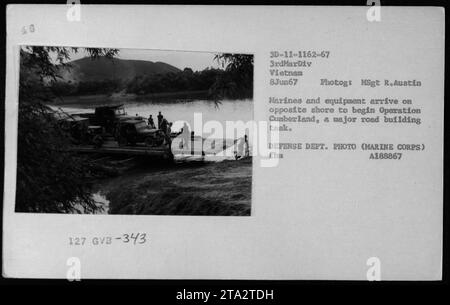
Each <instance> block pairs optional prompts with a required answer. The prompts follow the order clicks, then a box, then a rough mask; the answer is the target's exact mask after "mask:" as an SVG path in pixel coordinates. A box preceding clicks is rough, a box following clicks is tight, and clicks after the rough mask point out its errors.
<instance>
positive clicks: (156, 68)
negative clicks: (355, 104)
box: [60, 57, 180, 82]
mask: <svg viewBox="0 0 450 305" xmlns="http://www.w3.org/2000/svg"><path fill="white" fill-rule="evenodd" d="M70 64H71V68H70V69H67V68H63V69H61V71H60V74H61V76H62V77H63V78H64V80H65V81H71V82H80V81H101V80H107V79H120V80H124V81H127V80H131V79H133V78H134V77H135V76H140V75H152V74H165V73H169V72H175V73H176V72H179V71H180V69H178V68H176V67H174V66H171V65H169V64H166V63H163V62H152V61H145V60H126V59H118V58H112V59H110V58H105V57H100V58H97V59H91V58H90V57H85V58H81V59H78V60H74V61H72V62H70Z"/></svg>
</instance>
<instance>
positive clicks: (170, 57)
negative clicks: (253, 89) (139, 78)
mask: <svg viewBox="0 0 450 305" xmlns="http://www.w3.org/2000/svg"><path fill="white" fill-rule="evenodd" d="M214 55H215V54H214V53H205V52H184V51H160V50H138V49H120V51H119V54H118V56H117V58H120V59H137V60H148V61H153V62H156V61H162V62H165V63H167V64H170V65H172V66H175V67H177V68H179V69H184V68H186V67H189V68H191V69H192V70H194V71H201V70H203V69H205V68H207V67H214V68H218V67H219V65H218V64H217V61H215V60H214ZM85 56H87V54H86V53H85V52H83V51H82V52H79V53H77V54H73V55H72V56H71V60H76V59H79V58H82V57H85Z"/></svg>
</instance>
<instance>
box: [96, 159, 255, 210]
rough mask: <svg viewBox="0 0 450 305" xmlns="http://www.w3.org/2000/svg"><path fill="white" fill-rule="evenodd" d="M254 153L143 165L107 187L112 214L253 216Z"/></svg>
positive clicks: (112, 181)
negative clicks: (217, 159)
mask: <svg viewBox="0 0 450 305" xmlns="http://www.w3.org/2000/svg"><path fill="white" fill-rule="evenodd" d="M251 185H252V159H251V158H248V159H244V160H239V161H223V162H189V163H182V164H175V165H172V166H170V167H164V168H150V169H145V170H138V171H135V172H131V173H128V174H125V175H122V176H120V177H117V178H113V179H111V180H110V181H109V182H108V183H107V184H105V185H104V187H103V193H104V194H105V195H106V198H107V200H109V213H110V214H133V215H136V214H141V215H144V214H147V215H217V216H249V215H250V209H251V192H252V190H251Z"/></svg>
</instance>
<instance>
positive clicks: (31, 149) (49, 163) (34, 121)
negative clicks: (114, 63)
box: [16, 47, 117, 213]
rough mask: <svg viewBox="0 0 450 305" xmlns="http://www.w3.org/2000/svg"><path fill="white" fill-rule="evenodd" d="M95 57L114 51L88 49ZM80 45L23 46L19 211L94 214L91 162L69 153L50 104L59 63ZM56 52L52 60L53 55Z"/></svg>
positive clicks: (17, 193) (20, 104) (18, 186)
mask: <svg viewBox="0 0 450 305" xmlns="http://www.w3.org/2000/svg"><path fill="white" fill-rule="evenodd" d="M86 51H87V52H88V54H89V55H90V56H91V57H92V58H96V57H99V56H113V55H115V54H116V53H117V50H114V49H86ZM71 52H78V49H77V48H62V47H61V48H59V47H25V48H23V49H22V50H21V53H20V54H21V62H20V90H19V126H18V143H17V187H16V211H17V212H48V213H65V212H77V211H84V212H94V211H96V210H97V209H98V208H97V206H96V204H95V202H94V200H93V199H92V198H91V196H90V185H89V182H88V181H89V178H91V177H92V175H93V172H92V167H91V166H90V164H89V162H85V160H83V159H81V158H80V157H78V156H77V155H75V154H72V153H71V152H69V151H68V145H69V141H68V139H69V138H68V136H67V134H66V133H65V132H64V131H63V130H61V128H59V124H58V123H57V121H56V118H55V116H54V115H53V114H52V112H51V110H50V109H49V108H48V106H46V105H47V104H49V103H51V101H53V100H54V98H55V94H54V92H53V91H52V84H54V82H56V81H57V79H58V77H59V75H58V73H57V71H58V69H57V67H56V66H57V65H58V64H61V65H66V63H65V62H66V61H67V60H69V59H70V55H69V54H70V53H71ZM52 56H54V58H53V57H52Z"/></svg>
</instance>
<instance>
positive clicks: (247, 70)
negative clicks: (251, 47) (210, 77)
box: [211, 53, 253, 99]
mask: <svg viewBox="0 0 450 305" xmlns="http://www.w3.org/2000/svg"><path fill="white" fill-rule="evenodd" d="M214 59H215V60H217V62H218V63H219V64H220V65H221V66H222V67H223V68H225V73H224V74H222V75H219V77H218V78H217V79H216V82H215V83H214V84H213V86H212V87H211V91H212V92H213V93H214V94H215V95H216V98H218V99H221V98H226V97H230V98H238V97H252V96H253V55H247V54H231V53H220V54H216V55H215V57H214Z"/></svg>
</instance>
